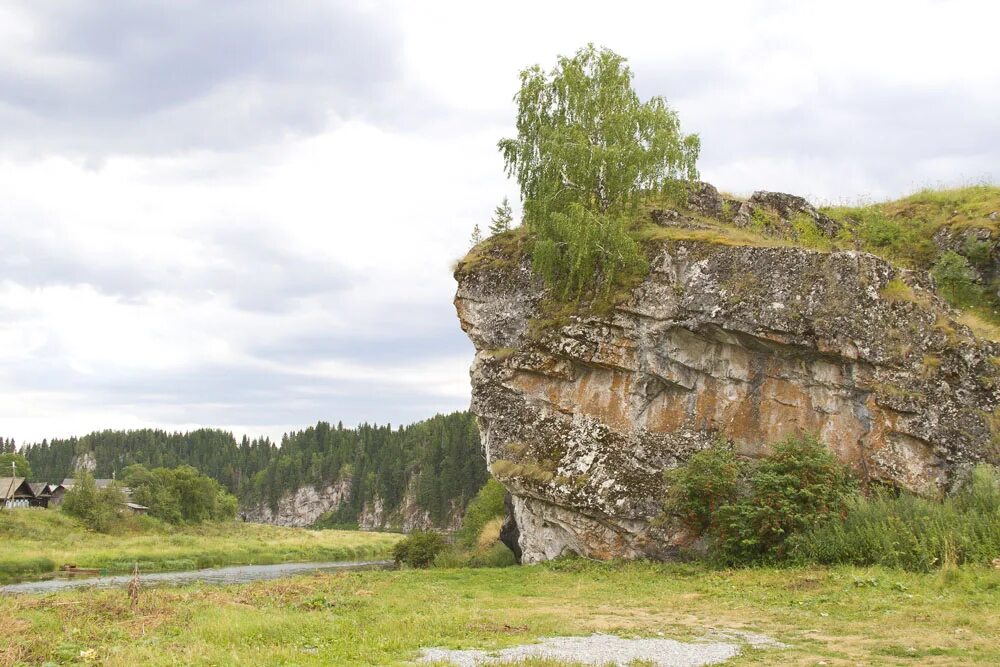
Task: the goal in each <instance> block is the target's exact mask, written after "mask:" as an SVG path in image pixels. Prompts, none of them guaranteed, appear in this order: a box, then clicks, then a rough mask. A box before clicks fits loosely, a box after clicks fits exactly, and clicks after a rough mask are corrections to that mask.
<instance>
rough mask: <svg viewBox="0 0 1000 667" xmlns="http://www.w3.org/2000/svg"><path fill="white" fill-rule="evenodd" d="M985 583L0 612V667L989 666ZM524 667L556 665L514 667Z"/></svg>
mask: <svg viewBox="0 0 1000 667" xmlns="http://www.w3.org/2000/svg"><path fill="white" fill-rule="evenodd" d="M998 608H1000V570H991V569H984V568H952V569H947V570H943V571H940V572H936V573H931V574H915V573H908V572H901V571H897V570H891V569H885V568H854V567H835V568H819V567H812V568H803V569H795V568H782V569H774V568H754V569H741V570H715V569H710V568H707V567H704V566H700V565H681V564H672V565H671V564H653V563H593V562H589V561H581V560H576V561H561V562H554V563H548V564H544V565H538V566H525V567H508V568H501V569H478V570H476V569H452V570H448V569H432V570H402V571H383V572H345V573H333V574H331V573H322V574H316V575H311V576H303V577H296V578H291V579H284V580H278V581H265V582H255V583H252V584H245V585H236V586H228V587H220V586H211V585H197V586H190V585H189V586H184V587H179V588H177V587H150V588H145V587H144V588H142V589H141V591H140V595H139V604H138V607H137V609H135V610H134V611H133V610H131V609H130V608H129V598H128V596H127V595H126V592H125V591H124V590H121V589H116V590H75V591H66V592H60V593H56V594H48V595H17V596H6V597H0V637H2V638H3V639H2V640H0V666H2V667H12V666H13V665H22V664H42V663H45V662H58V663H63V664H65V663H73V664H79V663H89V664H102V665H108V666H114V665H153V666H155V665H177V664H185V665H223V664H225V665H229V664H240V665H279V664H280V665H303V666H304V665H400V664H407V663H408V662H409V661H412V660H414V659H416V658H417V657H418V655H419V651H420V649H421V648H423V647H432V646H444V647H449V648H463V649H468V648H479V649H485V650H491V649H499V648H503V647H507V646H512V645H517V644H525V643H531V642H534V641H537V640H538V639H540V638H543V637H549V636H556V635H589V634H591V633H595V632H600V633H612V634H616V635H620V636H626V637H668V638H672V639H677V640H682V641H683V640H687V641H690V640H694V639H697V638H699V637H703V636H705V635H706V634H707V633H709V632H712V631H716V632H725V631H726V630H740V631H750V632H757V633H763V634H766V635H768V636H770V637H773V638H775V639H777V640H779V641H782V642H784V643H786V644H788V645H789V647H788V648H786V649H762V650H754V649H750V648H747V649H744V651H743V653H742V654H741V655H740V656H738V657H736V658H734V659H733V660H732V661H729V662H727V663H726V664H727V665H733V666H734V667H738V666H740V665H763V664H767V665H816V664H827V665H844V666H846V665H857V664H865V665H900V664H920V665H960V664H961V665H967V664H968V665H971V664H981V665H995V664H1000V624H998V623H997V619H996V610H997V609H998ZM521 664H522V665H536V666H540V665H547V666H549V667H552V666H555V665H568V664H573V663H566V662H560V661H529V662H524V663H521Z"/></svg>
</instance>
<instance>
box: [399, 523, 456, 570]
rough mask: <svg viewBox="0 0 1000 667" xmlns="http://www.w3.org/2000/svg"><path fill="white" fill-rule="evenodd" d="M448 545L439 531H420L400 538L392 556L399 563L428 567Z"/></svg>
mask: <svg viewBox="0 0 1000 667" xmlns="http://www.w3.org/2000/svg"><path fill="white" fill-rule="evenodd" d="M446 546H447V545H446V544H445V541H444V538H443V537H441V535H439V534H438V533H434V532H430V531H418V532H415V533H412V534H411V535H410V536H409V537H407V538H406V539H403V540H400V541H399V542H397V543H396V544H395V546H393V548H392V558H393V560H395V561H396V564H397V565H408V566H409V567H428V566H430V565H431V564H432V563H433V562H434V558H435V557H437V555H438V554H439V553H441V552H442V551H443V550H444V549H445V547H446Z"/></svg>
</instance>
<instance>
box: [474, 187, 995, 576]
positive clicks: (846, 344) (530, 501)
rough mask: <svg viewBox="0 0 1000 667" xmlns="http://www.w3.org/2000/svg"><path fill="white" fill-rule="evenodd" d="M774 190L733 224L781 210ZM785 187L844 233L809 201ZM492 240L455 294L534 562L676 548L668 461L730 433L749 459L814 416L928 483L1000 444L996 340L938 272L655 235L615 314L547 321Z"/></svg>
mask: <svg viewBox="0 0 1000 667" xmlns="http://www.w3.org/2000/svg"><path fill="white" fill-rule="evenodd" d="M713 192H714V190H713ZM709 194H710V195H711V193H709ZM770 194H774V193H761V194H760V195H759V196H758V195H755V196H754V197H753V198H751V200H750V201H749V202H744V203H743V204H742V205H741V207H742V208H740V209H737V210H736V211H735V212H734V214H733V215H730V221H732V222H735V224H740V222H741V220H742V221H744V222H745V221H746V220H749V219H750V215H751V213H752V210H745V209H746V208H747V207H748V206H750V207H753V206H754V205H755V204H756V203H758V202H764V203H766V204H769V205H771V206H772V210H773V209H776V208H780V207H779V206H775V205H774V202H772V201H770V200H771V199H774V197H769V196H768V195H770ZM785 197H787V196H785ZM708 199H709V200H710V201H709V206H710V207H711V208H712V209H713V210H714V209H715V208H718V209H719V211H720V212H721V211H722V210H723V209H730V207H729V205H728V204H726V205H723V204H724V203H720V202H719V201H718V198H717V197H716V198H714V199H713V198H712V197H708ZM777 201H778V204H780V205H781V206H784V207H786V208H791V209H796V210H797V211H798V214H802V213H805V214H807V215H809V216H810V217H811V218H812V219H813V220H814V221H815V222H816V224H817V226H818V227H820V228H821V229H825V228H826V227H827V226H832V227H834V228H833V229H832V230H830V233H835V232H836V229H835V225H832V224H831V225H828V224H827V220H824V219H821V218H819V217H818V214H816V215H814V214H815V211H814V210H811V207H809V208H808V209H804V206H808V204H806V203H805V202H804V200H798V199H797V198H787V199H781V198H778V200H777ZM657 213H658V214H659V219H660V220H664V219H665V220H667V221H670V220H673V221H675V222H677V221H680V224H678V225H677V226H679V227H685V228H690V227H692V226H693V227H697V225H687V224H685V223H684V216H683V215H677V214H675V213H670V214H664V213H663V212H657ZM654 217H656V214H654ZM774 219H775V220H776V221H777V222H778V223H780V222H781V221H782V220H787V216H785V217H783V214H782V212H781V210H779V211H778V215H776V216H775V218H774ZM661 224H669V222H668V223H662V222H661ZM689 236H694V235H689ZM483 252H484V253H486V256H485V257H483V258H482V259H483V260H484V261H479V262H475V263H468V264H464V265H461V266H460V267H459V269H458V271H457V272H456V279H457V280H458V283H459V284H458V293H457V296H456V299H455V305H456V308H457V311H458V316H459V318H460V320H461V325H462V328H463V330H464V331H465V332H466V333H467V334H468V335H469V337H470V338H471V340H472V342H473V343H474V345H475V347H476V356H475V360H474V362H473V365H472V370H471V377H472V389H473V398H472V409H473V411H474V412H475V413H476V414H477V415H478V417H479V423H480V428H481V432H482V436H483V446H484V448H485V450H486V455H487V461H488V463H489V465H490V469H491V471H492V472H493V474H494V475H495V476H496V477H497V478H499V479H500V480H501V481H502V482H503V483H504V484H505V486H507V488H508V489H509V490H510V492H511V494H512V508H511V509H512V512H513V518H514V520H515V521H516V524H517V525H516V530H515V529H511V530H512V531H513V533H512V534H514V535H515V536H516V539H517V543H518V546H519V547H520V549H521V551H522V559H523V561H524V562H537V561H541V560H545V559H549V558H554V557H557V556H559V555H561V554H564V553H566V552H574V553H577V554H580V555H585V556H588V557H593V558H611V557H624V558H636V557H650V558H670V557H671V556H672V555H673V554H675V553H676V549H677V546H678V545H679V544H681V543H682V542H683V541H684V539H685V537H686V536H684V535H682V534H680V533H679V532H678V531H677V530H676V529H674V528H672V527H671V526H669V525H658V522H653V521H652V520H653V519H654V518H656V517H657V516H658V515H659V514H660V507H661V503H662V495H663V472H664V470H666V469H668V468H671V467H674V466H676V465H678V464H679V463H682V462H683V461H685V460H686V459H687V458H688V457H689V456H690V455H691V454H692V453H694V452H696V451H698V450H700V449H702V448H704V447H707V446H709V445H710V444H712V443H713V442H714V441H715V440H717V439H718V438H720V437H721V438H725V439H728V440H730V441H732V442H733V443H735V445H736V446H737V448H738V450H739V451H740V452H742V453H743V454H745V455H748V456H756V455H760V454H761V453H763V452H765V450H766V448H767V446H768V443H772V442H774V441H776V440H779V439H781V438H784V437H786V436H788V435H791V434H795V433H801V432H813V433H816V434H818V435H819V437H820V438H821V440H822V441H823V442H825V443H826V444H827V445H828V446H829V447H830V449H831V450H832V451H833V452H835V453H836V454H837V456H838V457H839V458H841V459H842V460H843V461H845V462H846V463H848V464H850V465H851V466H852V467H853V468H854V470H855V471H856V472H857V474H858V475H859V476H860V477H861V478H863V479H865V480H869V481H881V482H885V483H888V484H892V485H895V486H898V487H901V488H905V489H909V490H912V491H915V492H917V493H921V494H926V495H937V494H940V493H943V492H946V491H947V490H948V489H949V488H950V487H951V486H952V485H953V483H954V482H955V481H956V479H958V478H960V477H961V476H962V474H963V473H964V472H965V471H966V470H968V468H969V467H971V465H973V464H974V463H975V462H978V461H981V460H989V461H992V462H997V460H998V450H997V447H996V445H995V444H994V443H995V440H994V436H993V428H994V425H995V423H1000V421H998V420H997V417H996V412H995V411H996V409H997V406H998V403H1000V391H998V387H1000V384H998V369H997V366H996V364H997V363H998V361H1000V345H998V344H996V343H991V342H984V341H982V340H977V339H976V338H975V337H974V336H973V334H972V332H971V331H970V330H969V328H968V327H966V326H964V325H962V324H960V323H958V322H957V321H956V320H955V313H954V312H953V311H951V310H950V309H949V308H948V307H947V306H946V305H945V304H944V303H943V302H941V301H940V300H939V299H938V298H937V297H936V296H935V295H934V293H933V292H932V290H931V287H932V284H931V282H930V278H929V277H928V276H927V275H926V274H923V273H917V272H908V271H902V270H900V269H897V268H895V267H894V266H892V265H891V264H889V263H888V262H886V261H884V260H882V259H880V258H878V257H875V256H873V255H869V254H865V253H859V252H839V251H838V252H821V251H816V250H809V249H805V248H799V247H791V246H788V245H774V246H767V245H765V246H754V245H734V244H732V243H731V242H729V241H720V240H715V241H712V240H699V239H698V238H675V239H668V240H661V241H657V242H655V244H654V246H653V247H652V249H651V252H652V257H653V259H652V262H651V265H652V270H651V271H650V274H649V275H648V277H647V278H646V279H645V280H644V282H643V283H642V284H641V285H639V286H638V287H637V288H636V289H635V290H633V291H632V293H631V295H630V296H629V297H628V298H627V299H626V300H625V301H624V302H622V303H621V304H620V305H618V306H617V307H615V308H614V309H612V310H611V311H610V312H608V313H607V314H604V315H593V314H590V315H580V316H577V317H571V318H569V320H568V321H567V322H565V323H563V324H561V325H559V326H549V327H540V326H538V323H537V322H536V323H535V324H534V325H532V321H533V320H537V319H538V318H539V315H540V310H539V308H540V304H541V302H542V299H543V296H544V291H543V289H542V285H541V284H540V282H539V281H538V279H537V278H536V277H535V276H534V275H533V273H532V271H531V269H530V262H529V261H528V260H527V259H525V258H521V259H519V260H516V261H511V260H510V257H504V256H503V252H504V251H503V250H501V249H500V248H499V247H497V248H494V249H491V248H486V249H485V250H483ZM490 253H492V256H491V255H490Z"/></svg>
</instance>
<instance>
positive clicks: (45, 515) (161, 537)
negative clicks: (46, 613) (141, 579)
mask: <svg viewBox="0 0 1000 667" xmlns="http://www.w3.org/2000/svg"><path fill="white" fill-rule="evenodd" d="M140 518H141V519H142V520H141V521H135V522H132V523H131V524H130V528H129V529H128V530H126V531H123V532H121V533H117V534H111V535H106V534H102V533H95V532H93V531H90V530H87V529H86V528H85V527H84V526H83V525H81V524H80V522H79V521H77V520H76V519H74V518H72V517H70V516H67V515H65V514H63V513H62V512H59V511H57V510H43V509H25V510H12V511H4V512H0V583H10V582H13V581H18V580H26V579H35V578H39V577H41V576H44V575H47V574H49V573H51V572H53V571H55V570H56V569H57V568H59V567H60V566H62V565H64V564H75V565H77V566H79V567H81V568H96V569H100V570H106V571H107V573H109V574H118V573H128V572H131V571H132V569H133V567H134V566H135V564H136V563H138V564H139V568H140V570H141V571H143V572H164V571H176V570H196V569H202V568H208V567H222V566H226V565H249V564H256V565H264V564H271V563H295V562H316V561H346V560H371V559H378V558H385V557H387V556H388V555H389V553H390V551H391V549H392V545H393V544H395V543H396V541H397V540H399V539H400V536H399V535H395V534H391V533H364V532H360V531H345V530H307V529H304V528H283V527H279V526H269V525H262V524H253V523H242V522H235V521H231V522H219V523H203V524H199V525H196V526H170V525H167V524H163V523H161V522H158V521H155V520H152V519H149V518H148V517H140Z"/></svg>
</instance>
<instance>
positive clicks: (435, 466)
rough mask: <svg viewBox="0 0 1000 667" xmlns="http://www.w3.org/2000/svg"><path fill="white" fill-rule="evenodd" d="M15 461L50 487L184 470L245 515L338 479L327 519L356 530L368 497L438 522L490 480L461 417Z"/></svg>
mask: <svg viewBox="0 0 1000 667" xmlns="http://www.w3.org/2000/svg"><path fill="white" fill-rule="evenodd" d="M21 454H23V457H24V458H25V459H26V460H27V463H28V464H29V465H30V470H31V476H30V478H31V479H32V480H37V481H51V482H57V481H61V480H62V479H63V478H65V477H72V476H73V475H74V466H75V465H77V464H79V462H80V459H81V457H85V456H89V457H91V458H92V459H93V461H94V463H95V464H96V467H95V469H94V471H93V476H94V477H97V478H108V477H112V476H118V477H119V478H123V475H126V474H127V471H128V470H129V468H130V466H135V465H140V466H144V467H145V468H150V469H155V468H169V469H173V468H178V467H179V466H192V467H193V468H195V469H196V470H197V471H198V472H200V473H201V474H203V475H207V476H208V477H211V478H212V479H214V480H216V481H217V482H219V483H220V484H221V485H222V486H223V487H224V488H225V489H226V490H227V491H228V492H229V493H232V494H234V495H236V496H237V497H238V498H239V499H240V503H241V505H243V506H244V507H247V506H252V505H257V504H261V503H266V504H268V505H271V506H272V507H273V506H275V505H276V504H277V502H278V500H279V499H280V498H281V497H282V496H284V495H286V494H289V493H294V492H295V491H296V490H297V489H298V488H299V487H301V486H304V485H327V484H333V483H335V482H342V481H346V482H349V483H350V488H351V493H350V495H349V497H348V500H347V502H346V503H345V504H344V506H343V507H341V509H340V511H339V512H338V513H337V516H336V517H335V519H336V522H337V523H356V522H357V517H358V515H359V513H360V512H361V509H362V508H363V507H364V505H365V503H370V502H372V501H373V500H374V499H375V497H376V496H377V497H378V498H380V499H381V500H382V502H383V503H384V505H385V507H386V508H389V509H390V510H391V509H394V508H396V507H398V506H399V505H400V503H401V502H402V500H403V496H404V494H405V493H406V491H407V489H408V488H412V491H413V493H414V494H415V497H416V502H417V504H418V506H420V507H421V508H423V509H426V510H427V511H428V512H430V514H431V516H432V517H433V518H434V519H435V520H436V521H440V520H443V519H444V518H445V517H446V516H448V514H449V513H450V512H451V510H452V508H453V507H455V506H457V507H458V508H459V509H461V508H464V506H465V504H466V503H467V502H468V500H469V499H471V498H472V497H473V496H474V495H475V494H476V492H477V491H478V490H479V489H480V487H482V485H483V484H484V483H485V482H486V479H487V476H488V475H487V472H486V464H485V461H484V460H483V458H482V455H481V453H480V444H479V429H478V427H477V425H476V422H475V417H474V416H473V415H472V414H471V413H469V412H456V413H453V414H449V415H438V416H435V417H432V418H431V419H428V420H425V421H422V422H418V423H416V424H411V425H409V426H404V427H396V428H393V427H392V426H391V425H384V426H380V425H376V424H367V423H366V424H362V425H360V426H358V427H356V428H345V427H344V425H343V424H342V423H338V424H337V425H335V426H334V425H331V424H330V423H329V422H323V421H321V422H318V423H317V424H316V425H315V426H311V427H309V428H306V429H303V430H301V431H293V432H291V433H288V434H286V435H284V436H283V437H282V440H281V443H280V445H278V444H275V443H274V442H272V441H271V440H270V439H268V438H255V439H250V438H247V437H243V438H242V439H241V440H240V441H237V440H236V439H235V438H234V437H233V435H232V434H231V433H228V432H226V431H221V430H218V429H198V430H195V431H190V432H187V433H170V432H167V431H163V430H158V429H140V430H132V431H114V430H105V431H98V432H95V433H90V434H88V435H85V436H83V437H80V438H75V437H74V438H57V439H53V440H44V441H42V442H41V443H35V444H29V445H26V446H24V447H23V448H22V450H21ZM8 466H9V464H8Z"/></svg>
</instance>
